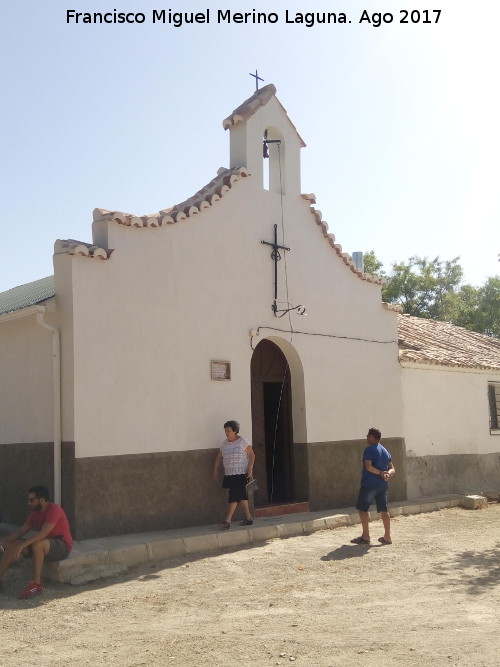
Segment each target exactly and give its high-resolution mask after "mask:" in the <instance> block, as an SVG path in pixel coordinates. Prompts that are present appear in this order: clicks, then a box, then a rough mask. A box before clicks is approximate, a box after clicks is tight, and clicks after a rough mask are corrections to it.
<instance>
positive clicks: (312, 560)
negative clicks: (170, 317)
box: [0, 504, 500, 667]
mask: <svg viewBox="0 0 500 667" xmlns="http://www.w3.org/2000/svg"><path fill="white" fill-rule="evenodd" d="M371 532H372V540H373V542H374V544H373V545H372V546H356V545H351V544H350V540H351V539H352V538H353V537H356V536H357V535H358V534H359V526H354V527H352V526H349V527H343V528H337V529H335V530H330V531H321V532H318V533H314V534H313V535H310V536H308V537H293V538H289V539H282V540H280V539H276V540H272V541H270V542H268V543H265V544H260V545H257V546H255V547H248V548H244V549H240V550H237V551H227V552H225V553H217V554H205V555H203V554H202V555H198V556H195V557H193V558H190V559H182V560H181V559H179V560H173V561H169V562H168V563H162V564H161V565H160V566H158V567H155V568H151V567H143V568H140V569H137V570H134V571H133V572H130V573H129V574H127V575H125V576H120V577H115V578H111V579H108V580H106V581H105V582H104V583H103V582H100V583H94V584H88V585H85V586H80V587H71V586H66V585H57V584H52V583H50V582H49V583H48V585H47V588H46V590H45V592H44V594H43V595H42V596H40V597H39V598H35V599H34V600H30V601H20V600H17V598H16V595H17V593H18V591H19V590H20V589H21V588H23V587H24V584H25V583H26V582H27V579H28V578H29V570H27V569H26V567H25V566H23V567H22V568H15V569H13V570H11V571H9V572H8V573H7V575H6V577H5V588H6V590H5V593H4V594H3V595H0V617H1V625H0V638H1V649H0V665H6V666H7V665H9V666H17V665H23V666H24V667H28V666H31V665H38V666H47V667H59V666H62V665H104V664H106V665H107V664H112V665H120V666H124V667H138V666H139V665H146V666H148V667H150V666H151V667H156V666H160V665H161V666H164V665H167V666H168V665H172V666H180V667H194V666H199V667H202V666H203V667H206V666H216V667H226V666H228V667H229V666H231V667H234V666H235V665H243V666H246V665H258V666H260V665H289V664H292V663H294V664H296V665H310V666H318V667H323V666H325V667H328V666H332V665H342V666H345V667H349V666H351V665H352V666H355V667H358V666H364V665H367V666H368V665H369V666H370V667H372V666H375V667H377V666H379V667H390V666H392V665H398V666H401V665H403V666H404V665H411V667H423V666H424V665H437V666H439V667H442V666H443V665H450V666H451V665H464V666H465V665H467V667H496V666H499V665H500V632H499V627H500V626H499V619H498V611H499V609H500V504H491V505H489V506H488V508H487V509H485V510H477V511H470V510H469V511H468V510H463V509H459V508H453V509H446V510H442V511H439V512H433V513H431V514H420V515H415V516H408V517H398V518H396V519H394V520H393V539H394V544H393V545H391V546H381V545H378V543H377V542H376V538H377V537H378V536H380V535H382V526H381V522H379V521H377V522H375V523H373V524H371Z"/></svg>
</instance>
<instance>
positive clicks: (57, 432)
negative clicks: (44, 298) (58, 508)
mask: <svg viewBox="0 0 500 667" xmlns="http://www.w3.org/2000/svg"><path fill="white" fill-rule="evenodd" d="M46 312H47V307H46V306H37V307H36V322H37V324H39V325H40V326H41V327H44V328H45V329H48V330H49V331H50V332H51V334H52V387H53V400H54V410H53V414H54V502H56V503H57V504H58V505H60V504H61V348H60V335H59V329H56V328H55V327H53V326H51V325H50V324H47V322H44V321H43V316H44V314H45V313H46Z"/></svg>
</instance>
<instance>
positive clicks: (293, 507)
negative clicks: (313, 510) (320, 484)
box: [255, 503, 309, 519]
mask: <svg viewBox="0 0 500 667" xmlns="http://www.w3.org/2000/svg"><path fill="white" fill-rule="evenodd" d="M303 512H309V503H278V504H276V505H268V506H266V507H256V508H255V518H256V519H261V518H263V517H267V516H283V515H284V514H301V513H303Z"/></svg>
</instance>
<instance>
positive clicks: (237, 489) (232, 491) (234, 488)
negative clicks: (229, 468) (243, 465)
mask: <svg viewBox="0 0 500 667" xmlns="http://www.w3.org/2000/svg"><path fill="white" fill-rule="evenodd" d="M246 486H247V476H246V475H224V479H223V480H222V488H223V489H229V498H228V502H230V503H239V502H240V500H248V495H247V490H246Z"/></svg>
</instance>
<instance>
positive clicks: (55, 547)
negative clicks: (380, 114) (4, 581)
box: [24, 537, 71, 563]
mask: <svg viewBox="0 0 500 667" xmlns="http://www.w3.org/2000/svg"><path fill="white" fill-rule="evenodd" d="M47 539H48V541H49V542H50V549H49V553H48V554H47V555H46V556H45V562H46V563H47V562H49V561H55V560H64V559H65V558H67V557H68V556H69V552H70V551H71V550H70V548H69V547H68V545H67V544H66V542H65V541H64V540H63V539H62V538H60V537H48V538H47ZM24 557H25V558H32V557H33V552H32V550H31V544H30V545H29V547H28V548H27V551H26V554H25V556H24Z"/></svg>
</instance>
